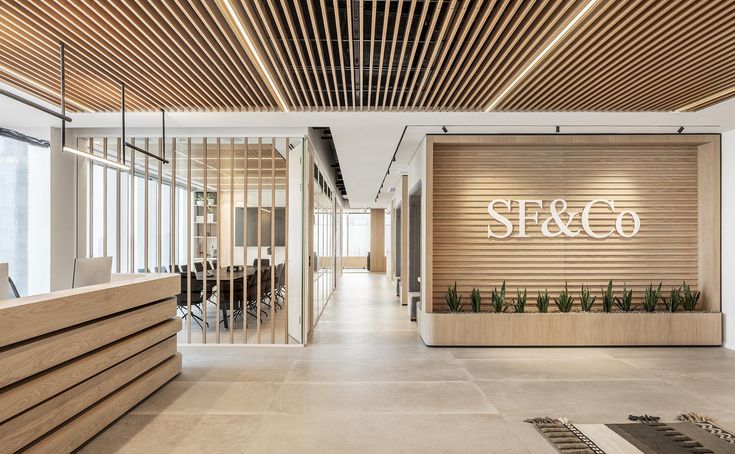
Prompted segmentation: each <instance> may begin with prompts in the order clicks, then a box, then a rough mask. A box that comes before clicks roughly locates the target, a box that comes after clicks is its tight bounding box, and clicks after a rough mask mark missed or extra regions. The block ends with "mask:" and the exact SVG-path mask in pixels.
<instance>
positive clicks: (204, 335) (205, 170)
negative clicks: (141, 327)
mask: <svg viewBox="0 0 735 454" xmlns="http://www.w3.org/2000/svg"><path fill="white" fill-rule="evenodd" d="M202 149H203V150H204V161H203V164H202V175H203V177H204V184H203V186H202V191H203V192H204V221H203V224H204V227H203V228H204V233H202V236H203V237H204V251H203V253H202V270H203V273H202V276H203V278H202V281H203V282H204V284H203V287H204V298H203V299H204V303H202V318H203V319H204V321H205V323H202V343H203V344H206V343H207V323H206V320H207V299H208V296H209V290H208V288H207V245H208V244H209V242H208V239H207V237H208V235H209V197H208V194H207V193H208V192H209V185H208V183H207V174H208V173H209V171H208V170H209V168H208V167H207V166H208V165H209V159H208V157H209V156H208V150H207V138H206V137H205V138H204V139H202Z"/></svg>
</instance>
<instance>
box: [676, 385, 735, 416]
mask: <svg viewBox="0 0 735 454" xmlns="http://www.w3.org/2000/svg"><path fill="white" fill-rule="evenodd" d="M671 383H673V384H675V385H676V386H679V387H681V388H683V389H686V390H687V391H689V392H690V393H692V394H694V395H696V396H697V397H700V398H702V399H704V400H706V401H707V402H709V403H711V404H715V405H718V406H720V407H723V408H727V409H730V410H731V411H733V412H735V387H734V386H733V378H732V377H729V378H719V377H711V378H708V379H706V380H688V379H687V380H681V381H671ZM734 420H735V419H734Z"/></svg>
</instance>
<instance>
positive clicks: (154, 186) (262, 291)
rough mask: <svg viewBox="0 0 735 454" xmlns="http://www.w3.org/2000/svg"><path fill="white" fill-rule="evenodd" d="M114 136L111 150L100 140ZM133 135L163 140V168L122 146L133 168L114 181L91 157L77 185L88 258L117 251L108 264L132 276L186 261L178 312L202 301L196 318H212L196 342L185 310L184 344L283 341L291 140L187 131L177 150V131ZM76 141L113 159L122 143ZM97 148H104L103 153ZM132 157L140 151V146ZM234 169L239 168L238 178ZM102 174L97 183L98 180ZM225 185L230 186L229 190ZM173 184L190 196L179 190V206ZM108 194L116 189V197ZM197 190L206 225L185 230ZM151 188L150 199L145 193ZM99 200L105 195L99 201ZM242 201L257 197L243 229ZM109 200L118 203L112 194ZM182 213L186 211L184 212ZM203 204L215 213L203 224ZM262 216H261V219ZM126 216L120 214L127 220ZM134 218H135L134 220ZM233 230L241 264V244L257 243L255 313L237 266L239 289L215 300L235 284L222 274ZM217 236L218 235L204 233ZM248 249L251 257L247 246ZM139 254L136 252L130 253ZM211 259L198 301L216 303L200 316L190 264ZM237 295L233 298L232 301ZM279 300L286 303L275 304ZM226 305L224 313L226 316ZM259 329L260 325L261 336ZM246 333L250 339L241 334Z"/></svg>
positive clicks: (232, 251) (232, 250)
mask: <svg viewBox="0 0 735 454" xmlns="http://www.w3.org/2000/svg"><path fill="white" fill-rule="evenodd" d="M112 140H114V141H115V142H114V143H115V146H114V147H113V148H110V150H108V149H107V147H108V146H109V145H110V143H112V142H111V141H112ZM130 140H131V142H132V143H133V144H136V145H137V146H141V145H142V147H143V148H144V149H146V150H149V149H151V148H152V149H157V151H158V153H159V154H163V152H164V150H166V151H168V150H167V147H170V150H171V154H170V156H171V160H170V164H167V165H164V164H162V163H161V162H160V161H156V160H152V159H149V157H148V156H145V155H144V156H141V157H140V158H139V157H138V156H136V152H135V151H134V150H132V149H130V150H129V153H128V155H129V156H130V158H129V159H128V161H127V162H129V163H130V164H131V168H132V170H131V172H130V173H125V172H121V171H119V170H116V173H115V178H114V180H113V179H112V178H108V175H107V172H106V171H105V170H106V166H104V165H100V166H99V169H95V168H94V166H95V164H89V166H88V169H89V171H88V172H87V174H86V175H85V180H84V181H85V183H84V184H85V185H86V186H87V188H88V189H87V206H88V212H87V215H88V216H89V218H88V219H87V221H88V222H87V223H85V224H84V225H88V227H86V229H87V230H88V234H89V237H88V238H87V241H85V242H83V243H82V244H84V245H85V247H86V248H87V249H88V251H89V252H88V253H89V255H95V254H99V253H100V251H101V253H102V254H104V255H106V254H115V259H114V263H116V264H117V265H116V266H115V267H114V269H115V270H116V271H121V270H123V269H129V271H130V272H132V273H135V272H138V271H139V270H142V271H143V272H156V271H159V270H161V269H162V268H163V267H164V266H166V267H170V271H171V272H176V271H177V266H178V265H186V270H187V271H188V272H187V273H186V274H184V275H183V277H182V281H181V284H182V285H181V287H182V292H184V294H185V297H186V302H185V304H184V305H183V307H182V309H181V311H182V314H183V313H184V309H185V310H186V314H191V313H192V310H193V311H194V313H197V312H198V311H199V308H201V315H202V318H204V319H205V320H206V319H207V315H209V316H211V317H212V320H210V321H209V326H207V324H206V323H203V326H202V327H201V338H199V339H197V336H195V333H193V332H192V330H193V328H192V323H191V322H192V321H193V320H192V319H191V318H190V317H185V321H186V323H187V327H186V330H185V331H184V332H183V333H182V335H181V336H182V338H181V340H182V341H185V342H188V343H191V342H193V341H194V342H196V341H199V340H201V342H204V343H206V342H207V341H208V340H209V341H214V342H215V343H223V342H228V343H240V342H242V343H261V342H263V341H265V342H268V340H267V339H268V338H270V342H269V343H271V344H275V343H276V342H281V341H282V342H284V343H288V340H289V335H288V297H289V295H288V286H287V279H288V266H287V265H288V231H287V230H288V225H289V220H288V217H289V213H288V209H287V207H288V201H289V194H288V189H289V181H288V175H289V164H288V162H289V152H290V147H291V143H292V142H291V140H289V139H288V138H285V139H277V138H273V137H269V138H251V139H250V140H248V139H244V140H242V141H238V139H235V138H227V139H222V138H216V139H212V138H202V139H199V141H198V142H195V143H192V139H191V138H187V139H185V142H179V144H181V143H185V146H180V147H177V139H176V138H172V139H170V140H171V142H170V144H169V143H168V141H167V142H164V141H163V140H160V139H156V138H140V137H139V138H131V139H130ZM81 141H82V142H83V145H86V146H87V147H88V149H89V150H91V151H93V152H94V151H95V150H96V153H97V154H100V155H104V156H106V157H108V158H111V157H112V155H111V153H113V152H115V153H116V156H115V158H116V160H117V161H118V162H121V161H122V143H121V141H120V139H118V138H101V139H99V140H98V141H97V139H94V138H88V139H81ZM141 142H142V143H141ZM156 144H157V146H156ZM284 145H285V148H284V152H283V156H281V155H280V153H281V152H280V151H279V150H280V149H281V147H283V146H284ZM95 147H96V148H95ZM100 147H101V148H102V150H100ZM269 147H270V148H269ZM177 148H179V149H177ZM240 149H242V156H240V151H239V150H240ZM228 153H229V154H228ZM138 154H139V155H140V153H138ZM214 161H216V164H214ZM239 161H242V165H240V164H239ZM255 161H257V168H253V167H251V164H253V165H254V164H255ZM208 163H212V164H214V165H211V164H208ZM193 164H196V166H193ZM182 166H183V167H182ZM141 167H142V168H141ZM100 169H101V170H102V171H103V174H102V178H99V175H98V176H97V180H98V182H97V183H96V184H97V186H96V187H97V188H99V189H98V190H97V191H96V192H95V191H94V189H93V188H94V187H95V177H94V175H95V173H94V172H96V171H100ZM228 172H229V174H228ZM240 172H242V174H240ZM250 172H252V174H251V173H250ZM179 173H181V178H179ZM240 175H242V181H241V180H240ZM256 175H257V177H256V180H255V181H253V180H252V178H250V177H254V176H256ZM99 180H101V186H100V182H99ZM124 182H127V183H128V184H129V187H128V188H125V187H124V185H123V183H124ZM228 182H229V183H228ZM227 184H229V187H228V186H227ZM268 184H270V185H271V186H270V191H268V186H267V185H268ZM108 185H109V186H108ZM166 186H168V187H170V194H169V196H165V197H164V190H163V189H164V187H166ZM240 187H242V198H239V197H240V196H239V195H238V191H239V188H240ZM123 190H126V191H127V197H128V198H129V201H128V202H127V206H123V205H124V204H123V202H125V199H124V197H123V194H122V191H123ZM179 190H185V192H186V193H187V194H189V195H188V196H186V200H185V202H186V203H182V202H184V200H182V199H180V197H181V196H180V194H182V193H183V191H182V192H178V191H179ZM256 190H257V192H258V194H257V197H256V200H253V199H252V196H253V195H254V194H252V191H256ZM109 191H113V192H115V194H113V193H112V192H109ZM151 191H154V192H151ZM198 191H201V192H202V193H203V194H204V197H203V199H204V200H203V205H204V207H203V208H204V213H205V214H204V216H203V219H204V221H205V222H204V224H203V225H204V228H203V230H202V231H201V232H200V233H195V232H194V230H192V229H193V227H194V226H195V225H196V222H195V214H194V210H193V208H192V207H193V206H194V200H193V198H192V195H193V194H195V193H196V192H198ZM266 191H268V192H269V194H267V193H266ZM283 191H285V192H283ZM209 192H212V193H214V194H218V197H217V198H216V200H217V202H218V203H214V201H213V200H212V203H211V204H210V198H209V197H208V196H207V195H208V193H209ZM281 192H283V194H281ZM154 193H155V198H153V197H152V196H153V194H154ZM108 196H109V197H112V199H114V200H117V202H116V207H115V209H114V210H113V209H112V208H111V206H109V205H108V198H109V197H108ZM99 197H102V201H101V203H100V200H99ZM227 197H229V203H230V205H229V207H227V206H226V204H225V203H224V202H225V201H226V200H228V199H227ZM238 198H239V200H238ZM138 199H139V200H138ZM268 199H270V203H268V204H267V205H268V206H264V203H266V202H267V200H268ZM284 199H285V207H284ZM95 201H96V206H97V207H98V209H97V210H94V206H95ZM240 202H242V206H243V209H242V215H241V216H237V211H236V206H237V207H239V206H240ZM249 202H256V203H254V204H253V206H252V207H251V208H250V209H251V210H254V211H253V212H251V213H250V215H255V216H256V219H254V220H251V221H255V222H251V224H252V225H250V226H248V203H249ZM109 203H115V202H114V201H113V200H109ZM166 203H170V210H169V209H167V208H166V207H165V204H166ZM236 204H237V205H236ZM184 206H185V208H184ZM219 208H222V210H221V211H220V210H218V209H219ZM182 210H185V212H182ZM210 210H214V211H216V214H214V216H213V219H212V221H213V223H212V225H210V224H209V223H208V222H207V221H208V220H209V219H208V214H209V211H210ZM238 210H239V208H238ZM281 210H283V211H284V214H283V215H279V214H278V213H280V212H281ZM141 211H142V213H141ZM256 213H257V214H256ZM265 214H268V218H266V216H265ZM125 215H126V216H127V219H125ZM138 216H141V217H142V218H139V217H138ZM150 216H155V224H153V218H151V217H150ZM228 216H229V225H225V226H223V225H222V224H224V223H226V222H227V219H228ZM280 216H282V217H280ZM166 217H170V222H169V221H167V219H166ZM236 218H239V219H236ZM284 218H285V219H284ZM180 219H183V221H182V222H183V224H186V225H181V222H180V221H179V220H180ZM136 220H137V221H136ZM141 220H142V222H140V221H141ZM240 221H242V227H243V228H242V232H238V230H237V229H236V222H237V223H239V222H240ZM109 222H115V224H116V225H115V228H114V229H113V230H114V233H113V232H109V234H114V235H116V239H115V242H114V245H113V243H112V242H110V240H111V238H110V239H108V225H109ZM122 222H126V224H127V238H123V236H125V234H126V232H125V230H124V229H123V225H121V223H122ZM256 223H257V226H256V225H255V224H256ZM100 226H102V228H101V231H102V245H101V248H100V247H99V238H98V237H97V236H94V235H95V228H97V232H99V231H100ZM110 227H111V226H110ZM138 227H140V228H138ZM168 227H170V237H167V238H164V236H165V235H169V232H168V230H169V229H168ZM209 227H212V229H211V230H210V229H209ZM249 229H255V230H256V232H254V231H252V230H250V232H249ZM282 229H284V230H282ZM238 233H240V235H242V238H241V241H242V255H241V256H240V257H242V260H243V265H248V263H247V262H248V257H249V253H248V242H249V241H250V243H251V244H252V245H253V246H255V247H256V248H257V251H256V252H255V256H256V257H257V266H256V267H255V276H253V282H254V284H255V285H256V286H257V289H255V290H256V291H254V292H253V293H257V295H253V296H252V299H253V300H254V301H252V303H254V304H253V307H252V309H251V310H253V312H255V313H252V312H251V313H250V315H249V316H248V315H247V314H248V310H247V298H248V292H247V281H248V278H247V273H243V274H244V276H243V277H242V278H241V279H242V280H243V283H242V292H240V291H239V289H238V291H230V292H229V293H228V292H227V290H223V291H224V292H225V298H226V299H225V300H224V301H222V300H221V295H222V293H221V292H220V291H219V289H220V288H222V285H223V284H225V285H226V284H228V283H229V285H230V287H229V288H230V289H231V290H234V289H235V288H236V287H235V285H236V283H235V280H236V279H240V278H237V277H235V276H234V274H233V273H229V269H231V267H233V266H237V264H238V263H239V262H238V260H239V258H237V257H238V255H239V250H238V249H239V246H237V247H236V245H235V242H236V241H239V240H240V239H236V238H235V236H236V234H238ZM253 233H257V235H253ZM154 235H155V236H154ZM195 235H201V236H203V237H204V244H205V247H203V248H202V249H201V250H199V249H197V250H194V249H193V248H192V239H195V238H197V237H196V236H195ZM215 235H216V238H211V237H212V236H215ZM249 236H252V237H253V238H255V237H257V239H256V240H255V242H254V243H253V238H250V239H249V238H248V237H249ZM184 237H185V238H187V241H186V242H185V243H186V244H184V245H180V239H181V238H184ZM208 237H209V238H208ZM282 237H283V238H282ZM226 238H229V242H226V241H225V239H226ZM267 238H270V240H267ZM195 241H196V240H195ZM208 241H212V242H213V243H214V242H215V241H216V249H217V252H218V253H217V254H210V250H209V248H207V247H206V245H207V244H209V243H208ZM136 244H138V245H142V247H139V249H142V251H137V250H136ZM154 244H155V247H154ZM266 246H269V252H268V255H269V256H270V260H269V261H268V262H269V265H268V268H267V269H265V268H263V267H262V266H261V260H263V258H264V255H263V254H265V249H264V248H265V247H266ZM180 247H181V248H183V249H185V250H183V251H182V252H183V253H184V254H185V255H186V259H181V260H180V259H179V257H180V254H179V250H178V249H179V248H180ZM113 249H114V250H113ZM124 251H126V253H127V257H125V255H126V253H124ZM228 251H229V253H228ZM199 252H201V253H199ZM82 253H83V251H82ZM152 254H154V255H152ZM166 254H168V257H166ZM251 254H253V252H252V251H251V252H250V255H251ZM136 256H138V257H137V260H136ZM154 257H155V259H154ZM236 258H237V259H236ZM210 259H212V260H214V262H217V266H216V268H215V271H214V275H210V276H208V275H207V273H206V272H205V273H203V276H202V278H201V280H202V282H201V283H203V287H204V289H205V293H206V295H205V301H206V300H207V299H208V300H209V304H211V305H212V306H211V308H214V310H215V313H214V314H211V313H210V314H207V313H208V312H211V310H210V311H208V309H207V303H206V302H205V303H203V304H192V299H193V298H195V297H196V296H197V295H196V294H194V292H196V290H194V286H193V284H194V277H193V276H194V274H193V273H192V271H195V265H196V266H198V264H199V263H200V262H203V263H202V264H203V265H204V266H203V267H202V268H203V269H204V270H205V271H206V268H207V265H206V262H207V261H208V260H210ZM281 262H283V264H284V265H285V266H284V270H283V272H282V273H281V274H280V275H279V274H278V272H277V271H278V269H279V265H281ZM124 263H126V265H124ZM140 263H143V266H140ZM226 268H229V269H228V275H227V277H224V276H223V275H222V274H221V273H224V270H225V269H226ZM246 269H247V268H246ZM266 270H268V271H270V276H269V277H270V279H268V278H267V277H266V276H264V275H263V273H264V272H265V271H266ZM263 278H266V280H263ZM207 280H209V282H207ZM213 281H214V282H213ZM213 288H214V289H216V290H214V289H213ZM238 299H240V301H239V302H238V301H237V300H238ZM238 303H239V304H240V308H241V310H242V315H243V318H245V319H246V320H247V319H248V317H250V320H249V322H250V326H248V323H242V321H240V319H239V316H240V313H239V312H238ZM277 303H278V305H277ZM281 304H283V306H282V307H281ZM264 306H267V307H264ZM211 308H210V309H211ZM226 312H227V314H225V313H226ZM236 312H238V313H237V316H238V318H235V314H236ZM223 317H226V320H223ZM225 321H226V322H228V327H227V328H225V329H226V330H227V333H226V337H225V338H224V339H223V338H222V332H221V326H220V322H225ZM236 323H242V328H241V330H240V329H238V328H236V326H237V325H236ZM263 323H266V324H267V323H270V326H263V325H262V324H263ZM212 325H214V326H212ZM249 328H255V330H254V331H253V332H252V333H249V331H250V330H249ZM208 329H209V333H208ZM263 329H265V330H266V331H265V338H264V336H263ZM281 330H283V331H281ZM239 333H241V334H242V337H240V336H239ZM208 334H209V336H208ZM212 334H213V335H212ZM249 334H250V338H248V335H249ZM208 338H209V339H208Z"/></svg>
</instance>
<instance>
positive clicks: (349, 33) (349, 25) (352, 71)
mask: <svg viewBox="0 0 735 454" xmlns="http://www.w3.org/2000/svg"><path fill="white" fill-rule="evenodd" d="M346 1H347V42H348V43H349V45H348V47H349V51H350V59H349V64H350V79H351V81H352V84H351V86H352V107H355V106H356V105H357V102H356V98H357V97H356V94H355V50H354V49H353V44H352V42H353V41H354V39H353V37H354V34H353V33H354V32H353V30H352V0H346Z"/></svg>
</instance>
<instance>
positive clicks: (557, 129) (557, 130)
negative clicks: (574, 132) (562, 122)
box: [556, 126, 561, 134]
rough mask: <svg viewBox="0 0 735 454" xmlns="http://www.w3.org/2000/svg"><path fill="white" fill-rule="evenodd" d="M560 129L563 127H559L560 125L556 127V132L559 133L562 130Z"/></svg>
mask: <svg viewBox="0 0 735 454" xmlns="http://www.w3.org/2000/svg"><path fill="white" fill-rule="evenodd" d="M560 129H561V128H559V127H558V126H557V127H556V132H557V134H558V133H559V130H560Z"/></svg>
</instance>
